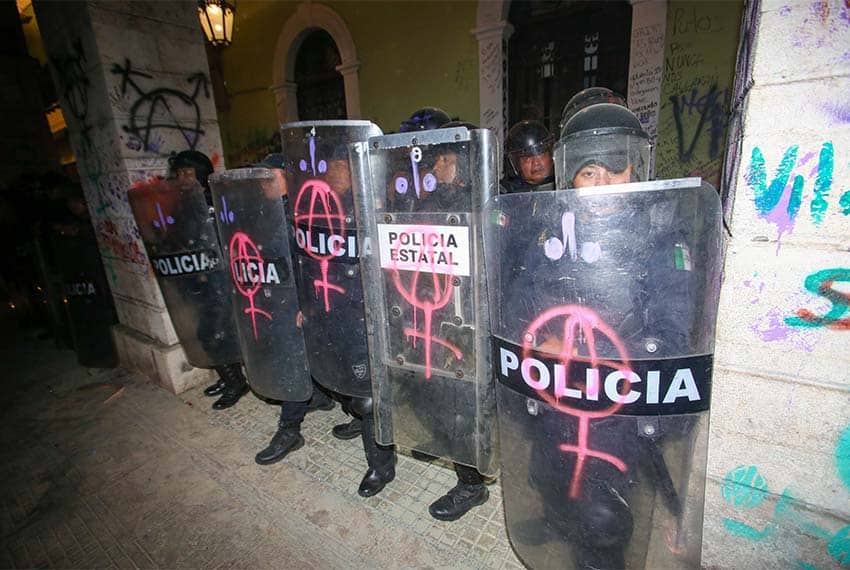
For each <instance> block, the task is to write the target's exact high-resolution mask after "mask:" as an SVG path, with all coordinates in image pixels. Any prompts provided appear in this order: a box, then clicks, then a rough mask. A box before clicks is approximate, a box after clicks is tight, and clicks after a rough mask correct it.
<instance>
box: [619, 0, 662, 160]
mask: <svg viewBox="0 0 850 570" xmlns="http://www.w3.org/2000/svg"><path fill="white" fill-rule="evenodd" d="M666 28H667V0H632V42H631V49H630V51H629V101H628V105H629V109H631V110H632V112H634V114H635V115H637V117H638V120H640V123H641V125H643V128H644V130H645V131H646V132H647V134H649V138H650V140H651V141H652V157H651V160H650V177H654V175H655V169H654V166H655V139H656V134H657V132H658V111H659V109H660V104H661V78H662V74H663V72H664V32H665V30H666Z"/></svg>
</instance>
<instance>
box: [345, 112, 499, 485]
mask: <svg viewBox="0 0 850 570" xmlns="http://www.w3.org/2000/svg"><path fill="white" fill-rule="evenodd" d="M497 155H498V148H497V143H496V141H495V140H494V139H493V135H492V133H491V132H490V131H488V130H478V129H476V130H468V129H467V128H465V127H455V128H447V129H438V130H430V131H424V132H411V133H401V134H396V135H388V136H383V137H375V138H371V139H369V141H368V142H364V143H359V144H357V145H352V147H351V164H352V171H353V173H354V188H355V200H356V203H357V209H358V216H359V218H360V219H361V221H362V223H361V236H362V239H361V241H363V242H366V241H368V242H369V243H370V244H371V248H370V249H369V251H364V253H363V256H362V257H361V261H362V266H363V271H364V282H365V283H368V284H370V286H368V287H367V288H366V289H365V291H364V293H365V295H366V315H367V324H368V331H369V359H370V365H371V367H372V381H373V386H374V394H375V396H374V397H375V410H376V412H375V417H376V423H377V428H378V430H377V439H378V442H379V443H382V444H385V445H389V444H397V445H400V446H402V447H406V448H410V449H415V450H418V451H421V452H423V453H426V454H428V455H432V456H437V457H442V458H446V459H449V460H451V461H454V462H457V463H461V464H464V465H469V466H472V467H475V468H476V469H478V470H479V471H480V472H481V473H483V474H485V475H494V474H495V473H496V470H497V468H496V431H495V407H494V406H495V395H494V391H493V387H494V385H493V380H492V375H491V373H490V358H489V357H490V353H489V347H488V342H489V324H488V319H489V317H488V314H487V290H486V282H485V279H484V275H485V273H484V258H483V241H482V234H481V218H480V212H481V207H482V205H483V203H484V201H485V200H486V199H488V198H489V197H490V196H492V195H494V194H495V193H496V192H497V176H498V174H497Z"/></svg>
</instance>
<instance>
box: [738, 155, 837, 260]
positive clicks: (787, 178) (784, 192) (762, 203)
mask: <svg viewBox="0 0 850 570" xmlns="http://www.w3.org/2000/svg"><path fill="white" fill-rule="evenodd" d="M815 154H816V153H815V152H813V151H812V152H807V153H805V154H803V155H802V156H801V155H800V146H799V145H791V146H789V147H787V148H786V149H785V152H784V153H783V155H782V158H781V159H780V161H779V164H778V165H777V166H776V169H775V170H774V171H773V174H772V176H771V177H770V178H768V171H769V166H768V164H767V161H766V159H765V157H764V153H763V152H762V149H761V147H758V146H756V147H753V150H752V155H751V159H750V165H749V167H748V168H747V170H746V172H745V174H744V180H745V182H746V183H747V185H748V186H749V187H750V189H751V190H752V192H753V203H754V205H755V208H756V212H757V213H758V215H759V216H760V217H762V218H763V219H765V220H767V221H768V222H770V223H771V224H773V225H775V226H776V229H777V232H778V237H777V240H778V241H781V239H782V235H783V234H786V233H791V231H792V230H793V229H794V224H795V223H796V221H797V219H798V217H799V216H800V215H801V210H802V211H803V212H804V213H803V215H804V216H805V217H807V218H808V219H810V220H811V221H812V222H813V223H814V224H815V225H820V224H821V223H822V222H823V220H824V217H825V216H826V214H827V213H828V212H829V211H831V210H832V209H835V210H837V211H839V212H840V213H841V214H843V215H845V216H848V215H850V189H839V188H834V170H835V148H834V146H833V143H832V142H831V141H826V142H824V143H823V144H822V145H821V148H820V151H819V152H818V153H817V155H818V159H817V160H816V161H813V160H812V159H813V158H814V156H815ZM809 189H810V190H811V191H810V192H808V190H809ZM778 245H779V243H778V244H777V246H778Z"/></svg>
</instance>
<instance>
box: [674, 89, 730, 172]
mask: <svg viewBox="0 0 850 570" xmlns="http://www.w3.org/2000/svg"><path fill="white" fill-rule="evenodd" d="M721 95H722V94H721V92H720V91H718V90H717V85H713V86H712V87H711V89H709V90H708V92H707V93H705V94H704V95H700V93H699V90H698V89H692V90H691V92H690V93H688V94H685V95H680V96H679V95H674V96H672V97H670V102H671V103H673V118H674V119H675V121H676V135H677V140H678V144H679V160H681V161H682V162H689V161H690V160H691V158H692V157H693V154H694V149H695V148H696V146H697V143H698V142H699V139H700V136H701V135H702V133H703V130H705V128H706V124H708V133H709V136H710V137H711V138H710V139H709V147H708V156H709V158H711V159H712V160H713V159H715V158H717V156H718V155H719V154H720V141H721V140H722V138H723V129H724V114H723V103H724V98H723V97H721ZM685 114H687V115H694V114H698V115H699V122H698V123H697V126H696V129H695V130H694V133H693V135H692V136H691V139H690V144H689V145H688V148H687V150H686V149H685V132H684V131H685V128H684V123H685V119H684V115H685Z"/></svg>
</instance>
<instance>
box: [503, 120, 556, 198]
mask: <svg viewBox="0 0 850 570" xmlns="http://www.w3.org/2000/svg"><path fill="white" fill-rule="evenodd" d="M554 141H555V138H554V137H553V136H552V134H551V133H550V132H549V129H547V128H546V127H545V126H544V125H543V123H541V122H540V121H520V122H519V123H517V124H515V125H514V126H513V127H511V129H510V130H509V131H508V136H507V140H506V141H505V154H506V155H507V157H508V162H509V163H510V165H511V170H512V171H513V172H511V173H508V174H506V175H505V177H504V179H503V180H502V181H501V187H502V189H501V192H502V193H503V194H508V193H513V192H532V191H534V190H554V189H555V173H554V168H553V165H552V143H553V142H554Z"/></svg>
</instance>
